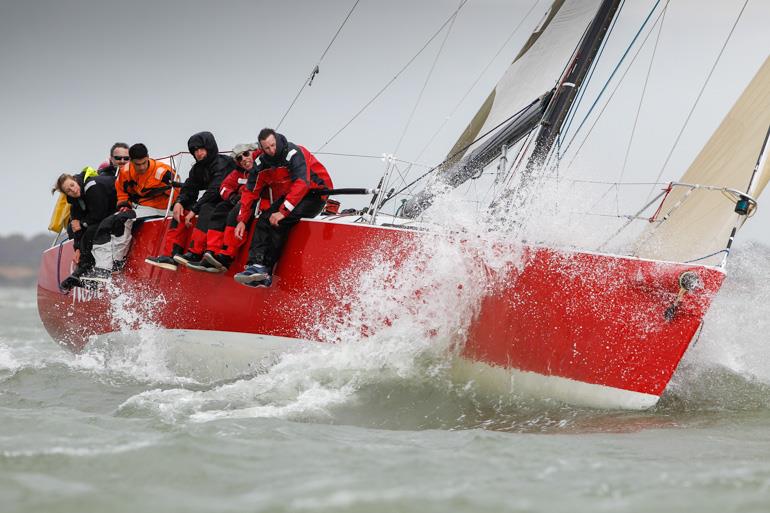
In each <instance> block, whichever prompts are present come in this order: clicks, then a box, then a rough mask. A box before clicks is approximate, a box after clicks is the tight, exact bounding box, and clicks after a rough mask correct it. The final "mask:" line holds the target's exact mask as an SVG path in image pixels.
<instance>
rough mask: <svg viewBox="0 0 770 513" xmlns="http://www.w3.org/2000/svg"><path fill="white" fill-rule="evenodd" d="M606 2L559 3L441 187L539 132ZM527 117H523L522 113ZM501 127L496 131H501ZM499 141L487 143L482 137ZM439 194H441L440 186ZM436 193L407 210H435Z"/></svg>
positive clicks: (484, 109)
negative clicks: (559, 83) (553, 94)
mask: <svg viewBox="0 0 770 513" xmlns="http://www.w3.org/2000/svg"><path fill="white" fill-rule="evenodd" d="M601 3H602V0H555V1H554V2H553V4H552V5H551V7H550V8H549V10H548V12H547V13H546V14H545V16H544V17H543V20H542V21H541V22H540V23H539V24H538V26H537V28H536V29H535V31H534V32H533V33H532V35H531V36H530V37H529V39H528V40H527V42H526V43H525V44H524V46H523V47H522V49H521V50H520V51H519V54H518V55H517V56H516V58H515V59H514V60H513V62H512V63H511V65H510V66H509V67H508V69H507V71H506V72H505V74H504V75H503V77H502V78H501V79H500V81H499V82H498V83H497V85H496V86H495V88H494V89H493V90H492V92H491V93H490V94H489V96H488V97H487V99H486V101H485V102H484V103H483V105H482V106H481V108H479V110H478V112H477V113H476V115H475V116H474V117H473V119H472V120H471V122H470V123H469V124H468V126H467V127H466V128H465V130H464V131H463V133H462V134H461V135H460V137H459V138H458V140H457V142H456V143H455V144H454V145H453V147H452V149H451V150H450V151H449V155H448V157H447V164H448V166H445V167H446V169H444V170H443V171H442V172H441V173H440V174H439V175H438V179H439V181H440V182H442V183H444V184H446V185H449V186H452V187H455V186H457V185H459V184H461V183H463V182H464V181H465V180H467V179H468V178H470V176H472V175H473V174H475V172H476V168H477V167H479V166H483V165H484V164H486V163H487V162H488V161H489V155H490V153H491V154H494V155H499V153H500V150H501V146H502V144H508V145H511V144H513V143H514V142H515V141H516V140H519V139H520V138H521V137H523V136H525V135H526V134H527V133H529V132H530V131H531V130H532V129H534V128H535V127H536V126H537V124H538V122H539V121H540V119H541V118H542V115H543V113H544V111H545V108H546V106H547V98H546V97H547V96H548V95H549V94H550V92H551V90H552V89H553V88H554V86H555V85H556V82H557V80H558V79H559V77H560V76H562V74H563V72H564V70H565V68H566V66H567V65H568V64H569V62H570V58H571V57H572V55H573V53H574V51H575V47H576V46H577V45H578V42H579V41H580V39H581V37H582V36H583V34H584V33H585V31H586V27H587V26H588V25H589V23H590V22H591V19H592V18H593V17H594V16H595V15H596V13H597V10H598V6H599V5H600V4H601ZM519 112H520V113H521V114H520V115H519V116H518V117H517V116H516V114H517V113H519ZM499 125H502V126H500V127H499V128H497V129H496V127H498V126H499ZM487 132H492V133H493V134H494V135H492V136H491V137H489V138H487V139H481V140H479V141H477V142H475V143H474V141H476V139H478V138H479V137H480V136H481V135H482V134H485V133H487ZM437 190H441V187H440V185H439V187H438V189H437ZM432 196H433V192H432V191H431V187H428V189H426V190H425V191H422V192H421V193H419V194H418V195H417V197H416V198H414V199H413V200H412V201H410V202H409V203H408V204H407V206H406V208H405V215H407V216H413V215H417V214H419V212H420V211H422V210H423V209H424V208H425V207H427V206H428V205H430V203H431V201H432Z"/></svg>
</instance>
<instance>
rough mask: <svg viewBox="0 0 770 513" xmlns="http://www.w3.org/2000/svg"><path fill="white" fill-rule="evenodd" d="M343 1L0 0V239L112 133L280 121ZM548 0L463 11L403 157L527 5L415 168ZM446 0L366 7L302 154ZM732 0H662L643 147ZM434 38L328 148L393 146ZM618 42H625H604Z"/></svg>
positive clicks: (709, 123)
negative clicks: (0, 185)
mask: <svg viewBox="0 0 770 513" xmlns="http://www.w3.org/2000/svg"><path fill="white" fill-rule="evenodd" d="M353 3H354V1H352V0H346V1H336V0H335V1H318V0H316V1H280V2H265V1H245V0H244V1H235V0H228V1H222V2H216V3H215V2H201V1H198V0H191V1H181V0H167V1H159V2H149V1H144V0H139V1H132V2H115V1H111V0H61V1H54V0H27V1H9V0H0V48H1V50H0V84H1V85H0V87H2V94H1V95H0V134H1V135H2V137H0V145H1V148H2V153H3V155H5V156H6V157H5V158H4V159H3V162H2V167H1V168H0V173H1V174H2V177H3V182H4V184H5V188H4V194H3V201H2V203H0V219H2V222H1V223H0V234H3V235H6V234H10V233H24V234H27V235H32V234H35V233H39V232H41V231H43V230H45V227H46V226H47V223H48V218H49V215H50V211H51V207H52V204H53V199H52V197H51V195H50V193H49V191H50V187H51V185H52V182H53V181H54V179H55V177H56V176H58V174H59V173H61V172H65V171H68V172H74V171H77V170H79V169H81V168H82V167H83V166H85V165H97V164H98V163H99V162H101V161H102V160H104V159H105V158H106V157H107V152H108V149H109V147H110V145H111V144H112V143H113V142H115V141H125V142H127V143H129V144H131V143H134V142H144V143H145V144H147V146H148V147H149V149H150V152H151V154H152V155H154V156H162V155H168V154H170V153H174V152H177V151H180V150H185V149H186V141H187V138H188V137H189V136H190V135H191V134H193V133H195V132H198V131H201V130H210V131H212V132H213V133H214V134H215V136H216V137H217V140H218V142H219V145H220V149H230V148H232V146H233V145H235V144H237V143H241V142H246V141H253V140H255V139H256V134H257V132H258V131H259V129H260V128H262V127H264V126H274V125H275V124H276V123H277V122H278V120H279V119H280V118H281V116H282V115H283V113H284V112H285V110H286V108H287V107H288V105H289V104H290V103H291V101H292V99H293V98H294V96H295V94H296V93H297V91H298V89H299V88H300V86H301V85H302V83H303V81H304V79H305V78H306V77H307V76H308V74H309V73H310V71H311V70H312V68H313V66H314V65H315V63H316V62H317V61H318V59H319V57H320V56H321V53H322V52H323V50H324V49H325V48H326V45H327V44H328V43H329V41H330V39H331V37H332V35H333V34H334V33H335V31H336V30H337V28H338V27H339V25H340V23H341V22H342V20H343V19H344V17H345V15H346V14H347V12H348V11H349V9H350V8H351V6H352V5H353ZM550 3H551V0H540V1H536V0H515V1H504V0H499V1H493V0H470V1H469V2H468V3H467V4H466V5H465V6H464V8H463V9H462V11H461V12H460V15H459V16H458V18H457V20H456V22H455V23H454V25H453V26H452V31H451V33H450V35H449V38H448V39H447V42H446V46H445V48H444V50H443V52H442V54H441V56H440V58H439V60H438V61H437V64H436V68H435V71H434V73H433V76H432V78H431V81H430V82H429V84H428V88H427V90H426V94H425V96H424V98H423V101H422V102H421V103H420V105H419V107H418V110H417V111H416V116H415V119H414V121H413V122H412V125H411V126H410V129H409V131H408V132H407V134H406V138H405V140H404V142H403V143H402V145H401V148H400V149H399V154H398V156H399V157H401V158H404V159H407V160H412V159H415V158H416V157H417V155H418V153H419V152H420V150H421V149H422V148H423V147H424V145H425V144H426V142H427V141H428V140H429V139H430V138H431V137H432V136H433V135H434V133H435V131H436V129H437V128H438V127H439V126H440V125H441V124H442V123H443V122H444V119H445V117H446V116H447V115H448V113H449V112H450V111H451V110H452V109H453V108H454V107H455V105H456V103H457V102H458V101H459V99H460V98H461V97H462V96H463V94H464V93H465V92H466V90H467V89H468V87H470V85H471V84H472V83H473V82H474V81H475V80H476V78H477V77H478V76H479V73H480V72H481V71H482V69H483V68H484V66H485V65H486V64H487V62H488V61H489V60H490V59H491V58H492V56H493V55H494V54H495V53H496V52H497V50H498V48H499V47H500V45H501V44H502V43H503V42H504V41H505V40H506V39H507V38H508V36H509V35H510V34H511V32H512V30H513V28H514V27H515V26H516V25H517V24H518V23H519V22H520V21H521V20H522V19H523V18H524V16H525V15H526V13H528V12H530V9H531V8H532V7H533V5H534V6H535V8H534V9H533V10H532V11H531V14H530V16H529V17H527V18H526V20H525V22H524V24H523V26H522V29H521V30H520V31H519V32H518V33H516V35H515V36H514V37H513V38H512V39H511V41H510V42H509V43H508V44H507V45H506V48H505V50H504V51H503V52H502V53H501V54H500V56H499V57H498V58H497V59H495V61H494V62H493V64H492V66H491V67H490V68H489V71H488V72H487V73H486V74H484V75H483V76H482V77H481V80H480V81H479V83H478V85H477V86H476V87H475V88H474V89H473V91H472V92H471V94H470V95H469V96H468V98H467V99H466V101H465V102H464V103H463V105H462V106H461V108H460V109H459V110H458V111H457V113H456V114H455V115H454V116H453V117H452V118H451V119H449V121H448V122H447V124H446V127H445V129H444V130H443V131H442V132H441V133H440V134H439V136H438V137H436V139H435V141H434V143H433V144H432V145H431V146H430V147H429V148H428V150H427V151H426V152H425V153H424V154H423V155H422V156H421V157H420V161H421V162H425V163H427V164H435V163H436V162H438V161H440V160H441V159H442V158H443V156H444V155H445V154H446V151H447V150H448V148H449V147H450V146H451V145H452V144H453V143H454V141H455V139H456V137H457V136H458V134H459V133H460V132H461V131H462V129H463V128H464V127H465V125H466V123H467V122H468V120H469V119H470V117H471V116H472V115H473V114H474V113H475V111H476V109H477V108H478V106H479V105H480V104H481V102H482V101H483V100H484V98H485V97H486V96H487V94H488V93H489V91H490V90H491V88H492V87H494V84H495V83H496V82H497V80H498V78H499V77H500V76H501V75H502V73H503V71H504V70H505V68H506V67H507V65H508V63H509V62H510V61H511V59H512V58H513V56H514V55H515V54H516V52H517V51H518V49H519V48H520V47H521V45H522V42H523V41H524V40H525V39H526V38H527V37H528V35H529V33H530V32H531V30H532V28H533V27H534V26H535V25H536V23H537V22H538V21H539V20H540V18H541V17H542V14H543V12H544V11H545V9H546V8H547V6H548V5H550ZM626 3H627V4H628V7H627V11H628V14H627V16H625V17H624V18H623V19H622V20H621V21H622V23H621V24H620V25H619V30H620V31H621V35H622V33H625V34H626V35H628V34H631V33H633V31H635V30H636V28H637V27H638V23H639V19H638V18H637V19H635V20H633V19H632V17H633V16H632V15H633V14H637V15H644V14H645V13H646V11H647V10H649V8H650V7H651V6H652V4H653V3H654V2H653V1H652V0H629V1H628V2H626ZM458 4H459V2H458V1H456V0H446V1H438V0H431V1H419V2H415V1H409V2H407V1H400V0H399V1H388V2H383V1H379V0H361V2H360V3H359V5H358V7H357V8H356V10H355V12H354V13H353V15H352V16H351V18H350V20H349V21H348V23H347V24H346V26H345V27H344V29H343V30H342V32H341V33H340V35H339V37H338V38H337V40H336V42H335V43H334V45H333V46H332V48H331V49H330V51H329V52H328V54H327V55H326V57H325V59H324V61H323V62H322V63H321V66H320V73H319V74H318V75H317V76H316V78H315V80H314V82H313V85H312V87H310V88H306V89H305V91H304V92H303V94H302V96H301V97H300V99H299V101H298V102H297V103H296V105H295V106H294V108H293V109H292V111H291V113H290V114H289V116H288V117H287V118H286V121H284V123H283V125H282V126H281V128H280V131H281V132H283V133H285V134H286V135H287V137H288V138H289V140H291V141H294V142H296V143H298V144H302V145H304V146H307V147H308V148H310V149H311V150H315V149H318V148H319V147H321V145H323V144H324V143H325V142H326V141H327V140H328V139H329V138H330V137H331V136H332V134H334V133H335V132H336V131H337V130H338V129H339V128H340V127H342V126H343V125H344V124H345V123H346V122H347V121H348V120H349V119H350V118H351V117H352V116H353V114H355V112H357V111H358V109H360V108H361V107H362V106H363V105H364V104H365V103H366V102H367V101H368V100H369V99H370V98H371V97H372V96H373V95H374V94H375V93H376V92H377V91H378V90H379V89H380V88H382V87H383V86H384V85H385V84H386V83H387V82H388V81H389V80H390V79H391V78H392V77H393V76H394V75H395V73H396V72H397V71H398V70H399V69H400V68H401V66H403V65H404V64H405V63H406V62H407V61H408V60H409V59H410V58H411V57H412V56H413V55H414V54H415V52H416V51H417V50H418V49H419V48H420V47H421V46H422V45H423V44H424V42H425V41H426V40H427V39H428V37H430V36H431V35H432V34H433V33H434V32H435V31H436V30H437V29H438V27H439V26H441V24H442V23H443V22H444V21H445V20H446V19H447V17H448V16H449V15H450V14H451V13H452V12H453V11H454V10H455V9H456V8H457V5H458ZM742 5H743V0H707V1H698V0H681V1H677V0H673V1H672V2H671V5H670V8H669V14H668V15H667V17H668V18H667V21H666V23H667V25H665V26H664V32H663V34H662V37H661V42H660V47H659V50H658V52H659V55H658V59H659V61H660V62H656V65H655V67H654V68H653V69H654V74H653V76H652V77H651V85H652V87H653V89H654V93H653V97H652V99H653V100H655V99H658V100H659V101H658V102H657V103H658V104H659V106H660V108H659V110H654V107H653V106H652V105H653V104H652V102H651V103H650V106H649V107H648V109H649V111H645V113H647V114H648V117H647V122H646V123H647V124H646V125H645V126H640V129H639V130H640V135H639V138H640V143H641V144H644V141H645V137H653V135H656V136H667V137H668V139H669V141H670V140H671V139H673V137H674V136H675V134H676V133H677V132H678V130H679V128H680V127H681V124H682V122H683V120H684V118H685V116H686V114H687V111H688V110H689V108H690V106H691V105H692V102H693V100H694V98H695V95H696V94H697V91H698V89H699V88H700V85H701V84H702V82H703V80H704V78H705V76H706V75H707V73H708V71H709V69H710V66H711V63H713V61H714V59H715V58H716V55H717V54H718V52H719V49H720V48H721V46H722V44H723V43H724V38H725V37H726V36H727V33H728V32H729V29H730V27H731V26H732V23H733V21H734V20H735V17H736V16H737V14H738V11H739V10H740V8H741V6H742ZM767 20H770V2H768V1H766V0H753V1H750V2H749V4H748V7H747V8H746V12H745V13H744V15H743V18H742V20H741V22H740V23H739V25H738V27H737V28H736V31H735V34H734V35H733V38H732V39H731V41H730V43H729V45H728V47H727V48H726V50H725V53H724V55H723V57H722V62H720V66H719V67H718V68H717V69H716V71H715V73H714V76H713V78H712V83H711V84H710V85H709V88H708V89H707V90H706V93H705V94H704V97H703V100H702V102H701V105H700V106H699V108H698V110H697V111H696V115H695V116H694V117H693V120H692V122H691V125H692V126H691V129H690V130H688V132H687V134H686V136H685V137H684V138H683V140H682V142H681V144H680V148H679V149H678V151H677V153H676V154H675V157H674V158H673V159H672V161H671V163H670V165H669V169H671V176H667V177H666V178H667V179H672V178H677V177H678V176H679V175H681V173H682V172H683V171H684V169H685V168H686V167H687V165H688V164H689V163H690V161H691V160H692V158H693V157H694V156H695V154H696V153H697V151H698V150H699V149H700V147H701V145H702V144H703V143H704V142H705V140H706V139H707V138H708V136H709V135H710V133H711V131H713V129H714V128H715V127H716V126H717V124H718V123H719V121H720V120H721V118H722V116H723V115H724V113H725V112H726V111H727V110H728V109H729V108H730V106H731V105H732V102H733V101H734V100H735V99H736V98H737V96H738V95H739V94H740V92H741V90H742V89H743V87H745V85H746V84H747V83H748V81H749V80H750V79H751V77H752V76H753V74H754V72H755V71H756V69H757V68H758V67H759V65H760V64H761V63H762V62H763V61H764V59H765V58H766V57H767V55H768V48H770V31H768V30H767V26H766V25H767ZM622 31H625V32H622ZM441 40H442V37H441V36H440V37H438V38H437V39H436V40H435V41H434V42H433V44H432V45H431V46H430V47H429V48H428V49H427V50H426V52H424V54H423V55H421V56H420V57H419V58H418V59H417V60H416V61H415V62H414V64H413V66H411V67H410V68H409V69H408V70H407V72H406V73H404V75H403V76H402V77H400V78H399V80H397V81H396V82H395V83H394V84H393V85H392V86H391V87H390V88H389V89H388V91H386V93H385V94H384V95H383V96H382V97H381V98H379V99H378V100H377V101H376V102H375V103H374V104H372V106H371V107H370V108H369V109H368V110H367V111H366V112H365V113H364V114H363V115H362V116H361V117H360V118H358V119H357V120H356V121H355V122H354V123H353V124H351V125H350V126H349V127H348V128H347V129H346V130H345V131H343V132H342V133H341V134H340V135H339V136H338V137H336V138H335V139H334V140H333V141H332V142H331V143H329V144H328V145H327V146H326V147H325V148H324V150H325V151H327V152H340V153H352V154H366V155H381V154H382V153H391V152H393V151H394V150H395V147H396V144H397V141H398V140H399V137H400V135H401V133H402V131H403V128H404V126H405V123H406V120H407V118H408V116H409V113H410V111H411V110H412V107H413V106H414V102H415V100H416V99H417V94H418V93H419V90H420V88H421V87H422V84H423V82H424V80H425V77H426V74H427V72H428V70H429V69H430V67H431V64H432V63H433V59H434V57H435V56H436V52H437V51H438V48H439V45H440V44H441ZM618 40H619V41H622V40H623V39H622V38H621V37H619V38H618ZM625 41H628V39H627V36H626V39H625ZM619 49H621V45H620V44H618V45H616V48H615V50H614V51H618V50H619ZM645 66H646V64H645ZM629 94H631V93H629ZM629 98H631V96H629ZM618 100H619V103H621V104H622V103H623V101H626V102H627V103H632V101H635V100H630V99H626V100H623V98H622V97H621V98H619V99H618ZM633 105H635V103H634V104H633ZM615 115H616V116H622V115H623V114H620V113H618V114H615ZM625 115H626V116H628V114H627V113H626V114H625ZM645 133H646V134H647V135H645ZM624 141H625V140H624ZM602 144H610V145H611V144H621V143H620V142H617V141H612V140H605V141H602ZM622 144H625V142H623V143H622ZM656 144H657V143H656ZM596 146H601V145H596ZM656 149H657V150H659V148H656ZM666 149H667V148H666ZM605 154H606V152H602V151H593V152H592V151H586V155H584V162H586V163H587V164H585V165H593V166H600V167H601V166H605V167H607V168H612V167H613V166H615V167H616V166H618V165H619V163H618V162H608V161H606V156H605ZM636 154H637V155H638V157H637V159H636V161H633V162H631V166H632V167H633V168H634V169H635V170H636V171H635V172H636V173H639V172H643V171H645V170H646V168H649V167H651V166H653V167H654V166H655V165H658V166H659V165H660V160H658V161H657V164H656V163H655V162H653V161H651V160H649V161H648V160H645V159H647V158H651V157H648V152H647V151H637V152H636ZM321 160H322V161H323V162H324V163H325V164H326V165H327V167H328V168H329V169H330V171H331V173H332V176H333V178H334V182H335V185H337V186H341V187H353V186H369V187H371V186H374V185H375V184H376V182H377V180H378V178H379V175H380V173H381V172H382V170H383V167H384V165H383V164H382V162H380V161H379V160H375V159H351V158H346V157H333V156H325V157H321ZM181 171H182V172H183V173H186V171H187V169H182V170H181ZM655 171H656V172H657V169H655ZM653 177H654V176H653ZM345 201H348V200H345ZM768 221H770V208H768V207H766V206H765V203H764V202H763V201H760V209H759V213H758V214H757V216H755V218H754V219H752V220H751V221H750V222H749V223H748V224H747V226H746V229H745V230H744V233H743V237H742V238H743V239H744V240H745V239H747V238H758V239H760V240H763V241H764V242H768V243H770V234H769V233H767V232H768V230H767V229H766V227H767V226H768Z"/></svg>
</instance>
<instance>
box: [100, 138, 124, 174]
mask: <svg viewBox="0 0 770 513" xmlns="http://www.w3.org/2000/svg"><path fill="white" fill-rule="evenodd" d="M128 159H129V157H128V144H126V143H124V142H116V143H115V144H113V145H112V147H111V148H110V158H109V159H108V160H107V162H103V163H102V164H103V165H100V166H99V176H111V177H113V178H115V177H117V176H118V171H120V168H122V167H123V166H124V165H126V163H127V162H128Z"/></svg>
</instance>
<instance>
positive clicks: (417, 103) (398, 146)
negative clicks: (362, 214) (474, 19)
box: [385, 0, 466, 189]
mask: <svg viewBox="0 0 770 513" xmlns="http://www.w3.org/2000/svg"><path fill="white" fill-rule="evenodd" d="M465 1H466V0H462V1H461V2H460V5H459V6H458V8H457V10H456V11H455V13H454V15H453V16H452V22H451V23H450V24H449V27H448V28H447V30H446V33H445V34H444V39H443V40H442V41H441V46H439V49H438V51H437V52H436V56H435V57H434V59H433V63H432V64H431V67H430V70H428V74H427V76H426V77H425V81H424V82H423V84H422V89H420V92H419V94H418V95H417V100H416V101H415V103H414V106H413V107H412V112H410V113H409V117H408V118H407V120H406V124H405V125H404V128H403V129H402V130H401V137H399V139H398V143H396V149H395V150H393V155H394V156H395V155H398V150H399V149H401V143H402V142H404V138H405V137H406V133H407V132H408V131H409V127H410V126H411V125H412V120H414V115H415V113H416V112H417V107H419V106H420V102H421V101H422V96H423V94H424V93H425V89H426V88H427V87H428V83H429V82H430V79H431V77H432V76H433V71H434V70H435V69H436V64H437V63H438V60H439V58H440V57H441V54H442V52H443V51H444V46H446V42H447V40H448V39H449V35H450V34H451V33H452V27H454V24H455V21H457V15H458V14H459V12H460V8H461V7H462V4H464V3H465ZM391 162H392V161H391ZM392 165H393V169H394V170H395V171H396V172H397V173H398V175H399V177H400V178H401V182H402V183H406V177H405V176H404V174H402V173H401V171H400V170H399V169H398V166H396V165H395V163H394V162H393V163H392ZM411 168H412V167H411V166H409V167H408V168H407V169H406V171H405V174H406V175H407V176H408V174H409V171H410V170H411ZM388 187H390V184H389V183H386V184H385V188H386V189H387V188H388Z"/></svg>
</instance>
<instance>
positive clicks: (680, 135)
mask: <svg viewBox="0 0 770 513" xmlns="http://www.w3.org/2000/svg"><path fill="white" fill-rule="evenodd" d="M748 3H749V0H746V1H745V2H744V3H743V7H741V11H740V12H739V13H738V17H737V18H736V19H735V23H733V26H732V28H731V29H730V33H729V34H727V39H725V42H724V44H722V48H721V49H720V50H719V54H718V55H717V58H716V59H715V60H714V64H713V65H712V66H711V70H710V71H709V73H708V76H707V77H706V80H705V81H704V82H703V85H702V86H701V88H700V91H698V96H697V97H696V98H695V102H694V103H693V104H692V107H691V108H690V112H689V113H688V114H687V118H686V119H685V120H684V124H683V125H682V128H681V130H679V134H678V135H677V136H676V139H675V140H674V144H673V146H671V151H669V152H668V156H667V157H666V160H665V161H664V162H663V165H662V166H661V167H660V172H659V173H658V176H657V178H655V181H656V182H657V181H658V180H660V177H661V176H663V171H665V169H666V166H667V165H668V162H669V160H671V156H672V155H673V154H674V150H675V149H676V147H677V145H678V144H679V140H680V139H681V138H682V134H683V133H684V130H685V128H686V127H687V124H688V123H689V122H690V118H691V117H692V114H693V112H695V107H696V106H697V105H698V103H699V102H700V99H701V96H703V92H704V91H705V90H706V86H707V85H708V83H709V81H710V80H711V75H713V74H714V70H715V69H716V67H717V64H719V60H720V59H721V58H722V54H723V53H724V51H725V48H726V47H727V43H728V42H730V38H731V37H732V35H733V32H734V31H735V27H736V26H737V25H738V22H739V21H740V20H741V17H742V16H743V11H744V10H746V5H747V4H748ZM650 194H652V191H650ZM648 197H649V195H648Z"/></svg>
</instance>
